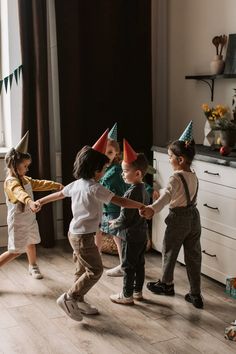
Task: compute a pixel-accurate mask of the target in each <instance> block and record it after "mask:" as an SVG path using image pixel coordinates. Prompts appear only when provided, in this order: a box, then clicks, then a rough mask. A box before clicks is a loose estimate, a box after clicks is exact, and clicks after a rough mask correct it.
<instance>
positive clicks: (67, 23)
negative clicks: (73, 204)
mask: <svg viewBox="0 0 236 354" xmlns="http://www.w3.org/2000/svg"><path fill="white" fill-rule="evenodd" d="M55 11H56V26H57V38H58V48H57V49H58V66H59V91H60V112H61V143H62V174H63V176H62V177H63V183H64V184H67V183H69V182H71V181H72V179H73V177H72V169H73V162H74V158H75V156H76V153H77V151H78V150H79V149H80V148H81V147H82V146H83V145H86V144H88V145H93V143H94V142H95V141H96V140H97V139H98V137H99V136H100V135H101V134H102V133H103V131H104V130H105V129H106V128H108V127H109V128H111V127H112V126H113V124H114V123H115V122H117V123H118V138H119V140H120V141H121V140H122V139H123V137H125V138H127V140H128V141H129V142H130V143H131V145H132V146H133V147H134V148H135V149H136V151H144V152H145V153H146V154H147V155H149V156H150V148H151V146H152V100H151V44H150V43H151V1H150V0H115V1H111V0H96V1H93V0H86V1H84V0H70V1H64V0H55ZM69 209H70V208H69V206H68V205H66V204H64V226H65V232H66V229H67V227H68V223H69V220H70V218H71V214H70V210H69Z"/></svg>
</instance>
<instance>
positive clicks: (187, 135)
mask: <svg viewBox="0 0 236 354" xmlns="http://www.w3.org/2000/svg"><path fill="white" fill-rule="evenodd" d="M178 140H181V141H185V142H189V141H192V140H193V122H192V120H191V122H190V123H189V124H188V125H187V127H186V128H185V130H184V132H183V133H182V135H181V136H180V138H179V139H178Z"/></svg>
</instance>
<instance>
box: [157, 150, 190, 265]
mask: <svg viewBox="0 0 236 354" xmlns="http://www.w3.org/2000/svg"><path fill="white" fill-rule="evenodd" d="M153 166H154V168H156V170H157V173H156V174H155V176H154V181H156V183H157V185H159V187H160V188H164V187H165V186H166V185H167V183H168V180H169V177H170V176H171V175H172V173H173V171H172V168H171V165H170V163H169V158H168V155H167V154H162V153H158V152H154V162H153ZM168 212H169V207H168V205H167V206H166V207H165V208H164V209H163V210H162V211H161V212H160V213H158V214H155V215H154V217H153V219H152V247H153V248H154V249H155V250H156V251H159V252H161V251H162V244H163V238H164V234H165V229H166V224H165V218H166V217H167V215H168ZM178 261H179V262H181V263H184V254H183V247H181V250H180V253H179V256H178Z"/></svg>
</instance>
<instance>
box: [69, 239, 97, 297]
mask: <svg viewBox="0 0 236 354" xmlns="http://www.w3.org/2000/svg"><path fill="white" fill-rule="evenodd" d="M94 235H95V233H90V234H83V235H74V234H71V233H70V232H69V233H68V237H69V241H70V244H71V247H72V248H73V255H74V257H73V259H74V262H75V264H76V272H75V282H74V284H73V286H72V287H71V288H70V289H69V291H68V295H69V296H71V297H73V298H74V299H76V300H79V301H83V298H84V295H85V294H86V293H87V292H88V291H89V290H90V289H91V288H92V287H93V285H94V284H96V282H97V281H98V280H99V278H100V277H101V275H102V272H103V266H102V259H101V255H100V253H99V251H98V248H97V246H96V245H95V242H94Z"/></svg>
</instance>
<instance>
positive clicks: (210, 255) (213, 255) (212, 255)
mask: <svg viewBox="0 0 236 354" xmlns="http://www.w3.org/2000/svg"><path fill="white" fill-rule="evenodd" d="M202 253H204V254H206V255H207V256H209V257H213V258H214V257H215V258H216V254H210V253H208V252H207V251H205V250H203V251H202Z"/></svg>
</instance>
